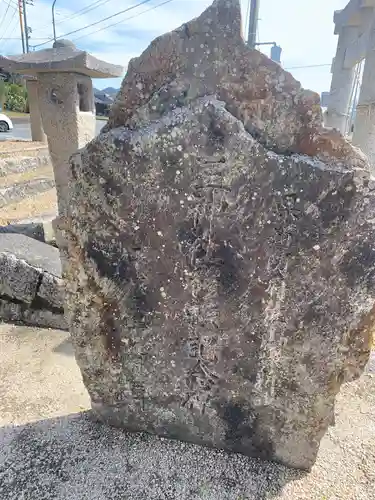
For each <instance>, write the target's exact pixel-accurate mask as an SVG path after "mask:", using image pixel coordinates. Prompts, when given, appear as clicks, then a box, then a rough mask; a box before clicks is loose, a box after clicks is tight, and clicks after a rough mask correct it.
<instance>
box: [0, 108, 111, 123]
mask: <svg viewBox="0 0 375 500" xmlns="http://www.w3.org/2000/svg"><path fill="white" fill-rule="evenodd" d="M0 113H4V115H7V116H9V118H30V114H29V113H20V112H19V111H8V110H7V109H5V110H4V111H0ZM96 119H97V120H103V121H107V120H108V116H99V115H96Z"/></svg>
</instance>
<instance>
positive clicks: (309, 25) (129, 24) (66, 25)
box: [0, 0, 347, 92]
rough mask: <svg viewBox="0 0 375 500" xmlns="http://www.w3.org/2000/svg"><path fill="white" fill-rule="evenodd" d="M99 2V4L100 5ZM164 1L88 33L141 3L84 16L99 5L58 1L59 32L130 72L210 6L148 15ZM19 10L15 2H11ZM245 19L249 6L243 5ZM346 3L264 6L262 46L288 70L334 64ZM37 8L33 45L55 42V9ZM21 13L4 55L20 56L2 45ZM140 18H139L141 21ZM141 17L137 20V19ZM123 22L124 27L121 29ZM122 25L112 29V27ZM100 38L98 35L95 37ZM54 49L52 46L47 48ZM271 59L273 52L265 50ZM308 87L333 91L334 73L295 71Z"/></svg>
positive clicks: (198, 0) (176, 5)
mask: <svg viewBox="0 0 375 500" xmlns="http://www.w3.org/2000/svg"><path fill="white" fill-rule="evenodd" d="M97 1H98V2H99V1H100V0H97ZM163 1H165V0H151V2H150V3H149V4H145V5H143V6H140V7H137V8H136V9H133V10H130V11H129V12H127V13H124V14H121V15H119V16H116V17H114V18H113V19H110V20H108V21H106V22H103V23H101V24H98V25H96V26H93V27H90V28H87V29H85V30H81V29H82V28H83V27H85V26H87V25H89V24H92V23H95V22H97V21H98V20H101V19H103V18H105V17H108V16H111V15H112V14H115V13H116V12H118V11H120V10H124V9H126V8H129V7H131V6H133V5H135V4H137V3H139V2H140V0H122V1H121V2H118V1H115V0H107V1H105V0H101V5H100V6H98V8H95V9H92V10H87V11H86V13H84V14H83V15H76V13H77V11H80V10H82V9H85V8H86V9H90V6H92V5H93V4H94V5H95V2H92V1H91V0H80V1H79V2H77V1H74V0H57V3H56V23H57V24H56V30H57V35H58V36H59V37H60V36H62V35H64V34H66V33H69V32H71V31H76V30H81V31H78V32H77V33H73V34H71V35H68V36H67V38H69V39H71V40H75V39H77V41H76V43H77V46H79V47H80V48H82V49H86V50H88V51H90V52H92V53H93V54H94V55H96V56H97V57H100V58H103V59H105V60H107V61H108V62H112V63H116V64H121V65H123V66H126V65H127V63H128V61H129V59H131V58H132V57H134V56H136V55H139V54H140V53H141V52H142V51H143V50H144V49H145V48H146V47H147V45H148V44H149V43H150V42H151V41H152V39H153V38H155V37H156V36H158V35H161V34H162V33H164V32H166V31H170V30H172V29H174V28H176V27H178V26H180V25H181V24H183V23H184V22H186V21H188V20H189V19H191V18H193V17H195V16H197V15H199V14H200V13H201V12H202V11H203V10H204V9H205V8H206V7H207V6H208V5H209V4H210V3H211V0H174V1H172V2H170V3H168V4H166V5H163V6H161V7H159V8H156V9H154V10H152V11H149V12H145V11H147V10H148V9H149V8H150V7H151V6H155V5H158V4H160V3H163ZM6 3H7V2H6V1H4V0H3V1H2V0H0V20H1V19H2V18H3V16H4V12H5V8H6ZM12 3H14V4H15V0H12ZM241 3H242V7H243V13H244V17H245V14H246V10H247V4H248V0H241ZM346 3H347V0H330V1H329V2H328V1H326V0H315V2H310V1H307V0H304V1H302V0H299V1H297V0H283V1H282V2H281V1H280V0H260V6H261V7H260V21H259V37H260V38H259V41H262V42H264V41H267V42H268V41H270V42H271V41H275V42H276V43H278V44H279V45H281V47H282V49H283V53H282V62H283V65H284V67H286V68H288V67H295V66H306V65H315V64H329V63H330V62H331V60H332V57H333V56H334V53H335V50H336V43H337V40H336V37H335V36H334V35H333V29H334V26H333V21H332V18H333V11H334V10H335V9H339V8H342V7H343V6H344V5H345V4H346ZM34 4H35V6H33V7H32V6H29V7H28V11H27V13H28V21H29V25H30V26H31V27H32V30H33V32H32V37H31V40H30V44H31V45H36V44H38V43H41V42H44V41H46V40H48V39H49V38H52V23H51V5H52V0H39V1H38V2H34ZM16 14H17V13H16V12H15V13H14V10H13V7H12V8H11V9H9V12H8V14H7V17H6V19H5V22H4V23H3V27H5V26H6V31H5V33H1V32H2V30H1V29H0V33H1V34H0V52H1V53H8V54H10V53H18V52H20V49H21V45H20V42H19V41H17V40H5V41H4V40H1V36H3V37H4V38H9V37H10V38H12V37H17V36H18V34H19V25H18V20H17V15H16ZM139 14H140V15H139ZM135 16H137V17H135ZM119 22H120V23H119ZM114 23H119V24H117V25H116V26H113V27H111V28H108V29H104V30H102V29H101V28H103V27H107V26H108V25H110V24H114ZM94 32H95V33H94ZM43 37H44V38H43ZM48 46H51V43H49V44H46V45H44V46H43V47H48ZM40 48H42V47H40ZM262 51H263V52H265V53H267V54H269V47H264V48H262ZM292 73H294V74H295V76H296V77H297V78H298V79H300V80H301V82H302V84H303V85H304V86H305V87H309V88H312V89H313V90H316V91H318V92H321V91H323V90H328V89H329V83H330V67H329V66H327V67H321V68H305V69H301V70H292ZM109 83H110V84H111V85H116V86H118V85H119V82H116V81H115V82H113V81H111V82H107V81H105V80H103V81H101V82H98V81H96V82H95V85H96V86H99V87H106V86H108V84H109Z"/></svg>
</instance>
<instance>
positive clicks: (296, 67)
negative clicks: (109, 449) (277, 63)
mask: <svg viewBox="0 0 375 500" xmlns="http://www.w3.org/2000/svg"><path fill="white" fill-rule="evenodd" d="M323 66H332V63H330V64H311V65H309V66H292V67H290V68H284V69H286V70H287V71H289V70H291V69H305V68H323Z"/></svg>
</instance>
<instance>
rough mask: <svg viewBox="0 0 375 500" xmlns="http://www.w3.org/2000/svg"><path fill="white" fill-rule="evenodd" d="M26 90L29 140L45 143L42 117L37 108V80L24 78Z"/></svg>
mask: <svg viewBox="0 0 375 500" xmlns="http://www.w3.org/2000/svg"><path fill="white" fill-rule="evenodd" d="M26 89H27V95H28V101H29V109H30V128H31V140H32V141H37V142H47V136H46V134H45V133H44V129H43V122H42V115H41V113H40V107H39V96H38V81H37V79H36V78H32V77H26Z"/></svg>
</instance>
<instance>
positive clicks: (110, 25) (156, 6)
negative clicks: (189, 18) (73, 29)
mask: <svg viewBox="0 0 375 500" xmlns="http://www.w3.org/2000/svg"><path fill="white" fill-rule="evenodd" d="M173 1H174V0H166V1H165V2H162V3H160V4H158V5H154V6H153V7H151V8H150V9H146V10H143V11H142V12H139V13H138V14H135V15H134V16H130V17H125V18H124V19H121V21H118V22H116V23H113V24H109V25H108V26H104V27H103V28H99V29H98V30H95V31H91V33H87V34H86V35H81V36H79V37H77V38H74V39H73V40H72V41H73V42H75V41H76V40H80V39H81V38H85V37H86V36H91V35H94V34H95V33H99V32H100V31H104V30H107V29H108V28H113V27H114V26H118V25H119V24H122V23H123V22H124V21H129V20H130V19H134V18H135V17H139V16H141V15H142V14H146V12H150V11H151V10H155V9H157V8H158V7H161V6H162V5H165V4H167V3H171V2H173Z"/></svg>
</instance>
